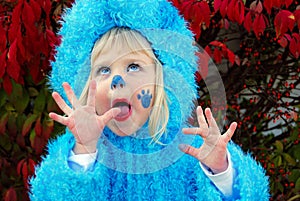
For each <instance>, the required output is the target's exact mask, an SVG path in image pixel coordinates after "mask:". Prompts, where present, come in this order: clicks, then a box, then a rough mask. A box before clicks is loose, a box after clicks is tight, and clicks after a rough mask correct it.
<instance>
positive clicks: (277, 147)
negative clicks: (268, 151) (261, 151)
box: [275, 140, 283, 152]
mask: <svg viewBox="0 0 300 201" xmlns="http://www.w3.org/2000/svg"><path fill="white" fill-rule="evenodd" d="M275 147H276V149H277V150H278V151H279V152H282V151H283V144H282V142H280V141H279V140H276V141H275Z"/></svg>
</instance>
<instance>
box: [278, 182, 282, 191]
mask: <svg viewBox="0 0 300 201" xmlns="http://www.w3.org/2000/svg"><path fill="white" fill-rule="evenodd" d="M277 185H278V186H277V187H278V190H279V191H280V192H283V185H282V184H281V183H279V182H278V183H277Z"/></svg>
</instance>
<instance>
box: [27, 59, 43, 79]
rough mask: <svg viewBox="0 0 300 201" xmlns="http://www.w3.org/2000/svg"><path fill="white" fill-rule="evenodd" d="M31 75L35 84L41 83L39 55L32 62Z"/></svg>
mask: <svg viewBox="0 0 300 201" xmlns="http://www.w3.org/2000/svg"><path fill="white" fill-rule="evenodd" d="M29 72H30V75H31V76H32V79H33V81H34V82H35V83H38V82H39V81H40V76H41V71H40V56H39V55H37V56H35V58H33V59H32V60H31V62H30V69H29Z"/></svg>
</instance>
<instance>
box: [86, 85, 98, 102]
mask: <svg viewBox="0 0 300 201" xmlns="http://www.w3.org/2000/svg"><path fill="white" fill-rule="evenodd" d="M96 87H97V85H96V81H95V80H92V81H91V82H90V86H89V93H88V97H87V105H88V106H91V107H93V108H94V107H95V102H96V98H95V96H96Z"/></svg>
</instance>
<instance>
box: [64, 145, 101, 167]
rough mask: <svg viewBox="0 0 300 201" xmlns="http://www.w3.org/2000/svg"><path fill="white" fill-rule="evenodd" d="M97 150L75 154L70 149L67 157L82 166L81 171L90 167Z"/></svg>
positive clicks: (94, 159)
mask: <svg viewBox="0 0 300 201" xmlns="http://www.w3.org/2000/svg"><path fill="white" fill-rule="evenodd" d="M97 154H98V150H96V152H95V153H88V154H75V153H74V152H73V151H72V150H71V151H70V155H69V158H68V161H69V162H73V163H76V164H78V165H79V166H81V167H82V169H83V171H86V170H88V169H89V168H90V167H92V166H93V165H94V163H95V161H96V158H97Z"/></svg>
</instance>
